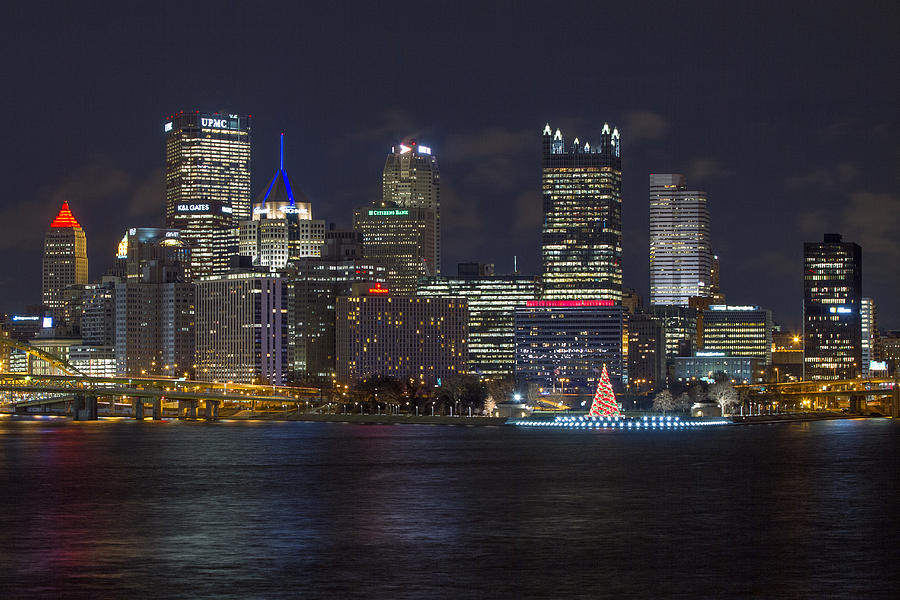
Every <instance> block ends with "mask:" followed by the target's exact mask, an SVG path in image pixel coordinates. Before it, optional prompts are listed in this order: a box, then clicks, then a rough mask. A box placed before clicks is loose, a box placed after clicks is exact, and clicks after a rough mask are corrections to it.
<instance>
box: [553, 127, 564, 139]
mask: <svg viewBox="0 0 900 600" xmlns="http://www.w3.org/2000/svg"><path fill="white" fill-rule="evenodd" d="M553 139H554V140H561V139H562V132H561V131H560V130H559V127H557V128H556V133H554V134H553Z"/></svg>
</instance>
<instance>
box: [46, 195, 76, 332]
mask: <svg viewBox="0 0 900 600" xmlns="http://www.w3.org/2000/svg"><path fill="white" fill-rule="evenodd" d="M42 270H43V276H42V294H41V298H42V302H43V303H44V306H46V307H47V309H48V310H49V311H50V313H51V314H52V315H53V316H54V318H56V319H63V318H64V313H65V309H66V288H68V287H69V286H73V285H84V284H86V283H87V282H88V258H87V237H86V236H85V234H84V229H82V228H81V225H80V224H79V223H78V221H77V220H75V217H74V216H73V215H72V211H71V210H69V203H68V202H63V204H62V208H60V210H59V214H57V215H56V218H55V219H53V221H52V222H51V223H50V229H48V230H47V235H46V236H44V260H43V263H42Z"/></svg>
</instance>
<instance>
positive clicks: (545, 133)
mask: <svg viewBox="0 0 900 600" xmlns="http://www.w3.org/2000/svg"><path fill="white" fill-rule="evenodd" d="M544 135H553V132H552V131H550V123H547V124H546V125H545V126H544Z"/></svg>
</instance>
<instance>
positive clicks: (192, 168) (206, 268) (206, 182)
mask: <svg viewBox="0 0 900 600" xmlns="http://www.w3.org/2000/svg"><path fill="white" fill-rule="evenodd" d="M163 129H164V131H165V135H166V226H167V227H169V228H171V229H178V230H180V231H181V232H182V239H184V240H185V241H187V242H188V243H189V244H190V245H191V247H192V253H191V261H192V264H191V272H192V274H193V275H194V276H195V277H202V276H206V275H218V274H221V273H224V272H225V271H226V270H227V269H228V263H229V259H230V257H231V256H233V255H236V254H237V252H238V248H237V246H238V241H237V228H238V226H239V224H240V223H241V221H247V220H249V219H250V217H251V215H250V117H249V116H243V115H235V114H220V113H200V112H192V113H186V112H181V113H178V114H177V115H173V116H172V117H170V118H169V119H168V120H167V121H166V123H165V125H164V127H163Z"/></svg>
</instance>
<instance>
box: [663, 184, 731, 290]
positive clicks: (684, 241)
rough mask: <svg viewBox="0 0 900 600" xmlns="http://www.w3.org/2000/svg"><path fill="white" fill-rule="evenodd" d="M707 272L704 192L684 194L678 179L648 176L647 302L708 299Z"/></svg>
mask: <svg viewBox="0 0 900 600" xmlns="http://www.w3.org/2000/svg"><path fill="white" fill-rule="evenodd" d="M712 273H713V254H712V250H711V249H710V239H709V209H708V208H707V205H706V192H701V191H696V190H693V191H692V190H688V189H687V180H686V179H685V177H684V175H677V174H651V175H650V303H651V304H666V305H677V306H688V299H689V298H691V297H693V296H701V297H707V296H711V295H712V293H713V292H712ZM716 275H718V272H716Z"/></svg>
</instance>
